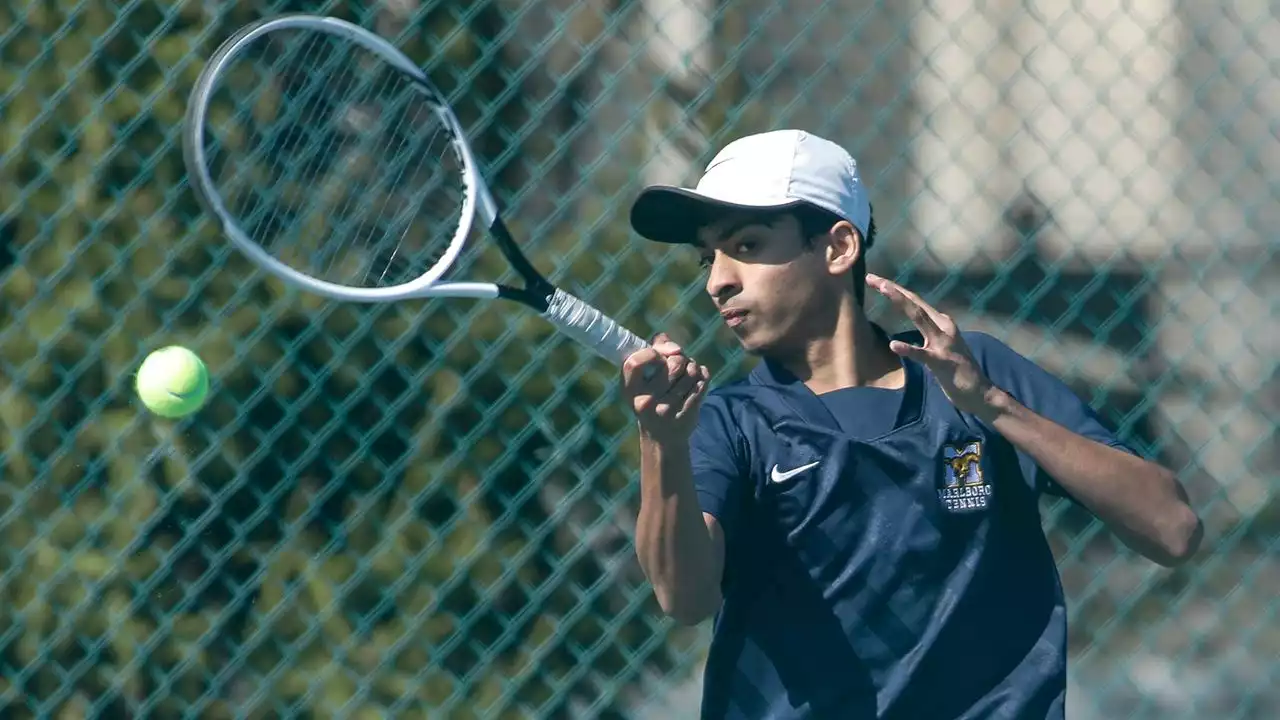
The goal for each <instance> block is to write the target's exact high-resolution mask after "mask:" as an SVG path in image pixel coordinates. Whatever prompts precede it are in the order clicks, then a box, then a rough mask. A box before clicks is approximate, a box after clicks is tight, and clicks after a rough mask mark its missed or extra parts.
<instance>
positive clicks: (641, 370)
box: [622, 348, 666, 390]
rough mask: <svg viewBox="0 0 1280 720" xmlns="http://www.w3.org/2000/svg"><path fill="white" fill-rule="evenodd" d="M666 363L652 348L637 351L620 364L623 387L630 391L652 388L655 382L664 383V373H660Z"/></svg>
mask: <svg viewBox="0 0 1280 720" xmlns="http://www.w3.org/2000/svg"><path fill="white" fill-rule="evenodd" d="M665 365H666V361H665V360H664V359H663V357H662V356H661V355H660V354H659V353H658V351H657V350H655V349H653V348H644V349H642V350H637V351H635V352H633V353H631V355H629V356H628V357H627V359H626V360H625V361H623V363H622V383H623V386H624V387H626V388H629V389H632V390H635V389H639V388H642V387H647V386H652V384H653V383H654V382H655V381H658V380H659V379H661V382H664V383H665V381H666V373H663V372H660V371H661V370H662V369H663V367H664V366H665Z"/></svg>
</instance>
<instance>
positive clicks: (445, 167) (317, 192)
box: [202, 29, 467, 287]
mask: <svg viewBox="0 0 1280 720" xmlns="http://www.w3.org/2000/svg"><path fill="white" fill-rule="evenodd" d="M209 106H210V111H209V118H210V122H209V123H208V125H207V128H208V131H207V132H206V137H205V138H203V139H202V141H203V142H204V143H205V148H206V156H207V157H208V158H209V165H210V167H211V169H213V170H216V172H211V175H212V176H213V177H214V182H215V185H217V187H216V190H217V193H218V194H219V195H220V196H221V197H222V198H223V201H224V204H225V205H226V207H227V208H228V210H229V211H230V212H231V214H232V215H233V216H234V218H235V220H236V224H237V225H238V226H239V227H240V229H241V230H242V231H243V232H244V233H245V234H246V235H248V236H249V238H250V239H251V240H252V241H253V242H254V243H256V244H258V245H260V246H261V247H262V248H263V249H264V250H266V251H267V252H268V253H269V254H271V255H273V256H274V257H276V258H277V259H278V260H280V261H282V262H285V263H286V264H288V265H290V266H291V267H293V268H294V269H296V270H298V271H300V272H303V273H306V274H307V275H310V276H312V277H315V278H318V279H321V280H326V281H328V282H334V283H339V284H343V285H349V286H358V287H388V286H393V285H399V284H404V283H407V282H410V281H412V280H414V279H416V278H418V277H420V276H422V275H423V274H424V273H426V272H427V271H429V270H430V269H431V268H432V267H433V266H434V265H436V264H437V263H438V262H439V261H440V260H441V258H442V256H443V255H444V254H445V251H446V250H447V249H448V247H449V245H450V244H451V242H452V241H453V240H454V235H455V234H456V233H457V232H458V228H459V227H460V225H461V223H462V222H463V218H462V209H463V206H464V200H465V193H466V192H467V187H466V169H465V165H464V162H463V160H462V158H461V157H460V156H459V154H458V152H457V151H456V148H455V143H454V138H453V136H452V134H451V132H450V131H449V126H448V125H447V124H446V123H445V122H444V121H443V120H442V118H441V117H440V115H439V113H438V108H437V107H436V106H435V105H434V104H433V103H432V102H431V100H430V97H429V96H428V95H427V94H426V93H424V92H423V91H422V89H421V88H420V87H419V86H418V85H417V83H415V82H414V81H413V79H412V78H410V77H407V76H405V75H404V74H402V73H400V72H399V71H396V70H394V69H392V68H391V67H390V66H389V65H388V64H387V63H386V62H385V61H383V60H382V59H381V58H380V57H379V56H378V55H376V54H375V53H372V52H369V51H367V50H365V49H363V48H361V47H359V46H357V45H356V44H354V43H351V42H349V41H346V40H343V39H340V38H337V37H334V36H332V35H329V34H326V33H321V32H316V31H310V30H295V29H290V30H280V31H276V32H271V33H267V34H266V35H264V36H262V37H261V38H258V39H257V40H256V41H255V43H254V45H253V46H252V47H250V48H248V49H246V50H244V51H242V52H241V53H239V54H238V55H237V56H236V57H235V58H234V59H232V60H231V61H230V63H229V66H228V67H227V68H226V70H224V72H223V74H222V75H221V76H220V79H219V81H218V83H217V87H216V88H215V92H214V96H213V98H212V99H211V101H210V104H209Z"/></svg>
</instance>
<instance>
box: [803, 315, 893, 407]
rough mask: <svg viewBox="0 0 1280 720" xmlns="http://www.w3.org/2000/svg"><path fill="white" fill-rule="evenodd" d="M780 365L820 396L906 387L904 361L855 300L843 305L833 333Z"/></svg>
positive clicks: (809, 345)
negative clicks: (839, 392)
mask: <svg viewBox="0 0 1280 720" xmlns="http://www.w3.org/2000/svg"><path fill="white" fill-rule="evenodd" d="M780 364H781V365H782V366H783V367H784V368H786V370H787V371H788V372H790V373H791V374H792V375H794V376H795V377H796V378H798V379H799V380H801V381H802V382H803V383H804V384H805V385H806V386H808V388H809V389H810V390H812V391H813V392H814V393H815V394H819V395H821V394H822V393H828V392H833V391H835V390H842V389H844V388H851V387H882V388H890V389H896V388H901V387H903V386H904V385H905V384H906V371H905V370H904V369H903V367H902V361H901V360H900V359H899V358H898V356H897V355H896V354H894V352H893V351H892V350H890V349H889V344H888V343H887V342H886V341H884V340H883V338H882V337H881V336H880V335H879V334H877V332H876V329H875V328H874V327H873V326H872V324H871V321H870V320H868V319H867V316H866V315H865V314H864V313H863V312H862V309H861V308H859V307H858V306H857V305H855V304H854V303H853V301H852V300H849V302H848V303H847V305H842V307H841V308H840V311H839V313H838V314H837V316H836V318H835V321H834V323H833V325H832V326H831V331H830V332H828V333H824V334H823V335H822V336H821V337H818V338H814V339H813V340H810V341H809V342H808V343H807V344H806V345H805V347H804V349H803V351H802V352H801V353H799V354H797V355H796V356H794V358H788V359H786V360H781V361H780Z"/></svg>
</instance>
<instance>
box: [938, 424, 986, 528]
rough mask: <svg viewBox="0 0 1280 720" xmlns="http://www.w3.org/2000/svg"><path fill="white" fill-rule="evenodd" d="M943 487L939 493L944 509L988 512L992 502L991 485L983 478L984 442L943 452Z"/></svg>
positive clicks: (943, 449) (943, 450) (946, 449)
mask: <svg viewBox="0 0 1280 720" xmlns="http://www.w3.org/2000/svg"><path fill="white" fill-rule="evenodd" d="M942 462H943V486H942V487H941V488H939V489H938V499H940V500H941V501H942V506H943V507H945V508H946V509H947V510H949V511H950V512H953V513H967V512H974V511H977V510H985V509H987V506H988V505H989V504H990V501H991V485H990V484H989V483H988V482H987V481H986V480H985V479H984V478H983V477H982V441H981V440H974V441H973V442H969V443H965V444H963V445H945V446H943V448H942Z"/></svg>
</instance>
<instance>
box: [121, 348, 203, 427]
mask: <svg viewBox="0 0 1280 720" xmlns="http://www.w3.org/2000/svg"><path fill="white" fill-rule="evenodd" d="M135 387H136V388H137V391H138V397H139V398H141V399H142V404H143V405H146V406H147V409H148V410H150V411H151V412H153V413H155V414H157V415H159V416H160V417H166V418H179V417H182V416H184V415H190V414H191V413H193V412H195V411H197V410H199V409H200V408H201V407H202V406H203V405H204V401H205V400H206V399H207V398H208V396H209V370H208V369H207V368H206V367H205V366H204V361H202V360H201V359H200V357H199V356H198V355H196V354H195V353H193V352H191V351H190V350H188V349H186V348H184V347H180V346H177V345H171V346H169V347H165V348H161V349H159V350H156V351H155V352H153V353H151V354H150V355H148V356H147V358H146V359H145V360H143V361H142V366H141V367H139V368H138V377H137V379H136V380H135Z"/></svg>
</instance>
